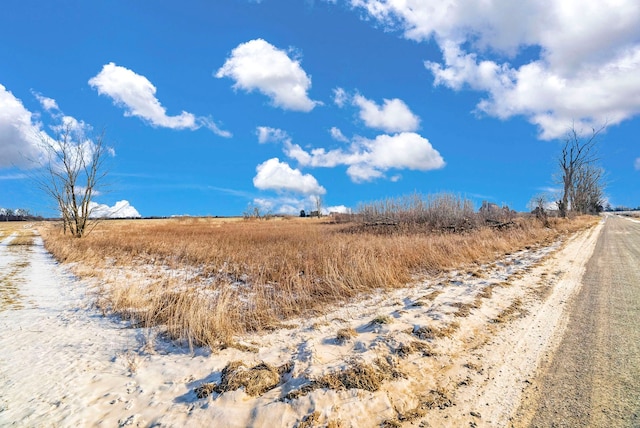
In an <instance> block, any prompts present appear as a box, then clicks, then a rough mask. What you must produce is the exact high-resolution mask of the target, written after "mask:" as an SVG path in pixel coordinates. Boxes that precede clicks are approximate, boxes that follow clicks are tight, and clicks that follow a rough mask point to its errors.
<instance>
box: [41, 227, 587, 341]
mask: <svg viewBox="0 0 640 428" xmlns="http://www.w3.org/2000/svg"><path fill="white" fill-rule="evenodd" d="M597 221H598V219H597V218H593V217H580V218H575V219H571V220H564V219H550V227H544V226H543V225H542V223H541V222H539V221H538V220H536V219H533V218H516V219H515V220H514V221H513V222H511V223H510V227H507V228H504V229H502V230H499V229H497V228H491V227H477V228H473V229H470V230H466V231H464V232H462V233H451V232H434V231H412V232H407V231H406V230H405V231H403V230H402V229H394V228H390V229H389V230H386V231H385V232H384V233H380V231H379V230H378V229H372V230H369V229H367V228H363V227H359V226H358V225H354V224H349V223H345V224H333V223H331V222H330V221H329V219H309V218H306V219H299V218H290V219H273V220H268V221H267V220H236V219H233V220H232V219H205V218H203V219H197V218H188V219H171V220H130V221H105V222H102V223H99V224H98V225H97V226H96V227H95V229H94V230H93V231H92V232H91V233H90V234H88V235H87V236H86V237H84V238H82V239H74V238H72V237H70V236H68V235H67V236H65V235H63V234H62V232H61V229H60V228H59V227H58V225H55V224H51V223H49V224H43V225H42V226H41V227H40V232H41V234H42V236H43V238H44V241H45V245H46V248H47V249H48V250H49V251H50V252H52V253H53V254H54V256H55V257H56V258H57V259H58V260H60V261H63V262H67V263H69V262H71V263H76V264H75V271H76V273H77V274H79V275H81V276H85V277H90V276H94V277H96V278H97V279H98V280H99V281H98V282H99V283H100V284H102V285H101V287H100V290H99V296H98V301H99V306H100V307H101V308H102V309H103V310H104V311H105V312H109V313H115V314H118V315H120V316H123V317H125V318H129V319H131V321H132V322H133V323H135V324H136V325H142V326H163V328H164V329H166V331H167V332H168V333H169V335H170V336H172V337H174V338H182V339H185V340H187V341H188V342H189V344H190V345H205V346H209V347H211V348H212V349H216V348H219V347H221V346H230V345H233V344H234V343H235V338H236V337H238V336H239V335H242V334H244V333H248V332H255V331H262V330H271V329H274V328H278V327H283V326H286V323H287V321H288V320H290V319H292V318H294V317H300V316H305V315H317V314H320V313H323V312H326V311H328V310H329V309H331V308H335V307H336V306H338V305H340V304H341V303H344V302H346V301H348V300H350V299H353V298H355V297H356V296H362V295H364V294H366V293H371V292H373V291H375V290H378V289H393V288H398V287H403V286H406V285H408V284H410V283H411V282H413V281H416V280H419V279H420V278H423V277H424V276H427V275H431V274H436V273H440V272H443V271H447V270H450V269H454V268H460V267H464V268H465V269H477V267H478V266H479V265H481V264H483V263H487V262H490V261H492V260H495V259H496V258H497V257H499V256H502V255H505V254H508V253H512V252H514V251H517V250H521V249H525V248H530V247H535V246H538V245H543V244H548V243H550V242H552V241H554V240H556V239H557V238H558V237H559V236H561V235H563V234H567V233H572V232H575V231H577V230H580V229H583V228H585V227H588V226H591V225H593V224H594V223H595V222H597ZM480 274H481V273H480Z"/></svg>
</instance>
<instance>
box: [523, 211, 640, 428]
mask: <svg viewBox="0 0 640 428" xmlns="http://www.w3.org/2000/svg"><path fill="white" fill-rule="evenodd" d="M570 306H571V308H572V309H571V313H570V315H569V317H570V318H569V321H568V325H567V329H566V330H565V333H564V336H563V338H562V342H561V343H560V345H559V347H558V350H557V352H556V353H555V355H554V356H553V357H552V358H551V359H549V360H548V361H546V363H545V364H544V365H543V368H542V370H541V371H540V373H541V374H540V375H539V376H538V378H537V379H536V381H535V382H534V385H533V386H532V387H531V388H530V393H529V398H528V400H525V402H524V404H523V407H522V409H521V413H520V415H519V417H518V418H517V419H519V423H518V424H517V426H531V427H585V426H591V427H638V426H640V222H637V221H635V222H634V221H632V220H628V219H623V218H620V217H615V216H609V217H608V218H607V219H606V222H605V226H604V228H603V230H602V233H601V235H600V237H599V239H598V242H597V244H596V248H595V251H594V253H593V256H592V257H591V259H590V261H589V263H588V264H587V268H586V271H585V275H584V277H583V285H582V288H581V290H580V293H579V294H578V295H577V296H576V297H575V301H574V302H573V303H572V304H571V305H570Z"/></svg>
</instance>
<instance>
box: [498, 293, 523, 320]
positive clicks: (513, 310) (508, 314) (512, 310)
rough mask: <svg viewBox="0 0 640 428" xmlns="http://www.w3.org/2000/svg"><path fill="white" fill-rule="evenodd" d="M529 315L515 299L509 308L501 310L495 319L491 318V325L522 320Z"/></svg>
mask: <svg viewBox="0 0 640 428" xmlns="http://www.w3.org/2000/svg"><path fill="white" fill-rule="evenodd" d="M528 313H529V311H527V310H526V309H525V308H523V307H522V300H521V299H519V298H517V299H515V300H514V301H513V302H512V303H511V304H510V305H509V306H507V307H506V308H505V309H503V310H502V312H500V313H499V314H498V316H497V317H495V318H493V319H492V320H491V322H493V323H507V322H509V321H511V320H514V319H517V318H522V317H524V316H526V315H527V314H528Z"/></svg>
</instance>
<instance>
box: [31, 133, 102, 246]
mask: <svg viewBox="0 0 640 428" xmlns="http://www.w3.org/2000/svg"><path fill="white" fill-rule="evenodd" d="M40 145H41V147H42V149H43V152H44V154H45V156H44V161H42V162H41V166H42V169H41V171H42V173H41V175H39V176H38V177H37V178H36V181H37V183H38V185H39V187H40V188H41V189H42V190H43V191H44V192H45V193H46V194H47V195H48V196H49V197H50V198H51V199H53V200H54V201H55V204H56V208H57V209H58V210H59V211H60V215H61V216H62V221H63V229H64V233H66V232H67V231H69V232H70V233H71V235H72V236H74V237H76V238H81V237H82V236H83V235H84V234H85V233H86V232H87V230H88V229H87V228H88V226H89V221H90V217H91V208H92V205H91V202H92V198H93V196H94V195H95V194H96V193H97V192H98V189H99V188H100V187H101V186H102V185H103V181H104V178H105V176H106V174H107V172H106V170H105V165H104V162H105V158H106V155H107V154H108V152H109V150H110V149H109V148H108V147H107V146H105V144H104V132H102V133H101V134H100V135H98V137H97V138H95V139H94V140H93V141H92V140H89V139H87V138H86V136H85V135H84V132H82V131H81V130H79V129H77V128H74V127H72V126H71V125H67V126H65V127H64V128H62V129H61V130H60V132H59V134H58V135H57V138H56V139H51V138H50V137H49V136H48V135H46V134H42V135H40Z"/></svg>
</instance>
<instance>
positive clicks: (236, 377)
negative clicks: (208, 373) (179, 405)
mask: <svg viewBox="0 0 640 428" xmlns="http://www.w3.org/2000/svg"><path fill="white" fill-rule="evenodd" d="M292 368H293V364H292V363H291V362H289V363H287V364H283V365H282V366H279V367H273V366H271V365H269V364H266V363H260V364H258V365H256V366H253V367H247V366H246V365H245V363H243V362H242V361H232V362H230V363H229V364H227V365H226V366H225V368H224V369H222V373H221V380H220V383H217V384H216V383H205V384H203V385H200V386H199V387H197V388H196V389H195V390H194V392H195V393H196V396H197V397H198V398H205V397H207V396H209V395H210V394H211V393H212V392H217V393H218V394H222V393H223V392H227V391H236V390H238V389H240V388H244V392H246V393H247V394H248V395H250V396H252V397H256V396H259V395H262V394H264V393H265V392H267V391H270V390H272V389H273V388H275V387H277V386H278V385H279V384H280V383H281V379H282V376H283V375H284V374H286V373H288V372H290V371H291V369H292Z"/></svg>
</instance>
